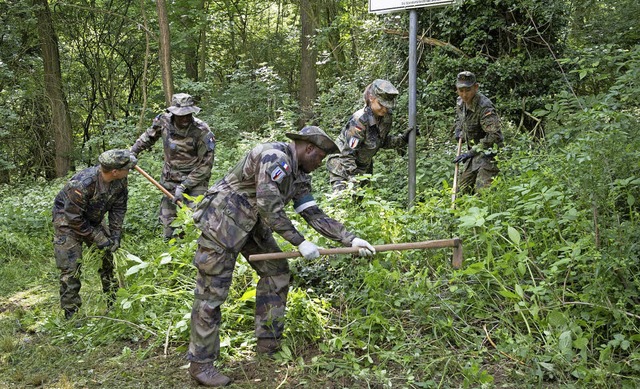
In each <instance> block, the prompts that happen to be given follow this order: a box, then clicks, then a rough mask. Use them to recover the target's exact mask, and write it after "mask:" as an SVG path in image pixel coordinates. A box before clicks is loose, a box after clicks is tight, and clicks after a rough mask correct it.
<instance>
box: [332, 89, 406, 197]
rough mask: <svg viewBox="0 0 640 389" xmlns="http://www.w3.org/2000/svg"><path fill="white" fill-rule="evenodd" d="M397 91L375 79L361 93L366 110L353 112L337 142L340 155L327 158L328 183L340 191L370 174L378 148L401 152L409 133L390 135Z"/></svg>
mask: <svg viewBox="0 0 640 389" xmlns="http://www.w3.org/2000/svg"><path fill="white" fill-rule="evenodd" d="M397 95H398V90H397V89H396V88H395V87H394V86H393V85H392V84H391V83H390V82H389V81H387V80H380V79H377V80H374V81H373V82H372V83H371V84H369V85H368V86H367V87H366V88H365V91H364V101H365V107H364V108H362V109H360V110H358V111H356V112H355V113H354V114H353V115H352V116H351V118H350V119H349V122H348V123H347V124H346V125H345V126H344V128H343V129H342V131H341V132H340V135H339V136H338V139H337V140H336V143H337V145H338V147H339V148H340V153H339V154H335V155H332V156H330V157H329V158H328V159H327V170H328V171H329V181H330V183H331V186H332V187H333V189H334V191H341V190H343V189H344V188H345V187H346V184H347V182H349V181H352V180H353V178H354V177H355V176H356V175H359V174H371V173H373V157H374V156H375V155H376V153H377V152H378V150H380V149H381V148H385V149H396V150H398V151H399V152H401V153H402V152H404V148H405V147H407V142H408V137H409V132H408V131H407V132H405V133H404V134H403V135H396V136H392V135H391V134H390V132H391V124H392V121H393V118H392V109H393V107H394V105H395V99H396V96H397Z"/></svg>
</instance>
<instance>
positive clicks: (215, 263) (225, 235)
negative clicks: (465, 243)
mask: <svg viewBox="0 0 640 389" xmlns="http://www.w3.org/2000/svg"><path fill="white" fill-rule="evenodd" d="M286 135H287V137H288V138H290V139H292V142H290V143H288V144H287V143H283V142H275V143H264V144H260V145H258V146H256V147H254V148H253V149H252V150H251V151H249V153H248V154H247V155H245V157H244V158H243V159H242V160H240V162H239V163H238V164H237V165H236V166H235V167H234V168H233V169H232V170H231V171H230V172H229V173H228V174H227V175H226V176H225V177H224V178H222V179H221V180H220V181H218V182H217V183H216V184H215V185H214V186H212V187H211V188H210V189H209V190H208V191H207V193H206V195H205V198H204V200H203V201H202V202H201V203H200V204H198V206H197V208H196V211H195V212H194V215H193V218H194V220H195V222H196V225H197V226H198V228H199V229H201V230H202V234H201V235H200V238H199V239H198V248H197V250H196V254H195V258H194V260H193V262H194V265H195V267H196V268H197V269H198V273H197V277H196V288H195V299H194V303H193V308H192V311H191V341H190V344H189V352H188V355H187V359H189V360H190V361H191V366H190V367H189V373H190V374H191V376H192V377H193V378H194V379H195V380H196V381H197V382H199V383H201V384H203V385H207V386H224V385H227V384H228V383H229V382H230V379H229V377H227V376H225V375H223V374H221V373H220V372H218V370H216V369H215V368H214V367H213V365H212V362H213V361H215V360H216V359H217V358H218V356H219V353H220V338H219V329H220V323H221V321H222V319H221V313H220V312H221V311H220V306H221V305H222V303H223V302H224V301H225V300H226V298H227V295H228V293H229V287H230V285H231V280H232V275H233V269H234V267H235V263H236V257H237V256H238V253H242V255H243V256H244V257H245V258H249V256H250V255H252V254H259V253H268V252H279V251H281V250H280V248H279V247H278V244H277V243H276V240H275V239H274V237H273V231H275V232H277V233H278V234H279V235H280V236H282V237H283V238H284V239H286V240H287V241H289V242H290V243H291V244H292V245H294V246H296V247H298V250H299V251H300V253H301V254H302V255H303V256H304V257H305V258H306V259H312V258H315V257H318V256H319V255H320V253H319V251H318V247H317V246H316V245H315V244H314V243H312V242H311V241H309V240H307V239H306V238H305V237H304V236H303V235H302V234H301V233H300V232H299V231H298V230H297V229H296V228H295V227H294V225H293V223H292V222H291V220H289V218H288V217H287V214H286V212H285V209H284V208H285V205H287V204H288V203H289V202H291V201H293V207H294V209H295V211H296V212H297V213H298V214H299V215H301V216H302V218H303V219H304V220H305V221H306V222H307V223H308V224H309V225H310V226H311V227H313V228H314V229H315V230H316V231H318V232H319V233H320V234H322V235H324V236H325V237H327V238H330V239H332V240H335V241H337V242H340V243H342V244H343V245H345V246H352V247H359V248H360V250H359V253H360V255H373V254H374V253H375V249H374V248H373V246H371V245H370V244H369V243H367V242H366V241H365V240H363V239H360V238H357V237H356V236H355V235H354V234H353V233H352V232H349V231H347V230H346V229H345V227H344V226H343V225H342V224H341V223H339V222H338V221H336V220H334V219H332V218H330V217H329V216H327V215H326V214H325V213H324V212H323V211H322V210H321V209H320V208H319V207H318V205H317V204H316V202H315V200H314V198H313V195H312V194H311V177H310V176H309V173H311V172H312V171H314V170H315V169H317V168H318V166H320V164H321V163H322V160H323V159H324V157H325V156H326V155H327V154H330V153H332V152H336V151H337V146H336V144H335V143H334V142H333V141H332V140H331V138H329V136H327V134H325V133H324V131H322V130H321V129H320V128H318V127H312V126H310V127H305V128H303V129H302V130H301V131H300V132H299V133H287V134H286ZM249 264H250V265H251V266H252V267H253V268H254V269H255V270H256V272H257V273H258V275H259V276H260V279H259V281H258V286H257V289H256V308H255V311H256V319H255V326H256V327H255V331H256V337H257V338H258V342H257V352H258V353H264V354H272V353H274V352H276V351H277V350H278V349H279V347H280V337H281V336H282V333H283V331H284V313H285V306H286V302H287V292H288V290H289V280H290V272H289V265H288V262H287V260H286V259H281V260H270V261H257V262H250V263H249Z"/></svg>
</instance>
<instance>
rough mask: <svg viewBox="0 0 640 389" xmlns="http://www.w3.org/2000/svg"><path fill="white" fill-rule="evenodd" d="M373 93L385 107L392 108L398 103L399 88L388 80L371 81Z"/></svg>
mask: <svg viewBox="0 0 640 389" xmlns="http://www.w3.org/2000/svg"><path fill="white" fill-rule="evenodd" d="M371 94H372V95H373V96H374V97H376V98H377V99H378V102H380V104H381V105H382V106H383V107H387V108H390V109H392V108H393V107H394V106H395V105H396V101H395V100H396V96H398V90H397V89H396V87H395V86H393V84H391V83H390V82H389V81H387V80H381V79H377V80H374V81H373V82H372V83H371Z"/></svg>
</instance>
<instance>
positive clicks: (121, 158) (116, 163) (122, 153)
mask: <svg viewBox="0 0 640 389" xmlns="http://www.w3.org/2000/svg"><path fill="white" fill-rule="evenodd" d="M98 162H100V166H102V167H103V168H105V169H107V170H113V169H117V170H122V169H131V168H133V167H134V166H136V164H137V163H138V160H137V159H136V157H135V156H134V155H133V154H132V153H131V151H129V150H126V149H114V150H107V151H105V152H104V153H102V154H100V156H99V157H98Z"/></svg>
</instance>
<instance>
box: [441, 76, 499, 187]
mask: <svg viewBox="0 0 640 389" xmlns="http://www.w3.org/2000/svg"><path fill="white" fill-rule="evenodd" d="M456 90H457V92H458V100H457V103H456V122H455V130H454V131H455V138H456V140H459V139H460V137H462V139H463V141H464V142H465V143H466V144H467V151H466V152H464V153H461V154H460V155H458V156H457V157H456V158H455V159H454V160H453V163H464V164H465V166H464V169H463V171H462V174H461V176H460V191H462V192H466V193H473V192H474V191H477V190H478V189H482V188H486V187H488V186H489V185H491V181H493V178H494V177H495V176H496V175H498V172H499V171H500V170H499V169H498V166H497V165H496V162H495V160H494V157H495V155H496V151H497V150H498V148H499V147H500V146H502V143H503V140H504V138H503V136H502V132H501V131H500V118H499V117H498V113H497V112H496V109H495V108H494V107H493V103H492V102H491V100H489V99H488V98H487V97H486V96H485V95H483V94H482V93H480V92H478V83H477V82H476V76H475V75H474V74H473V73H471V72H467V71H465V72H461V73H459V74H458V77H457V80H456Z"/></svg>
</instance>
